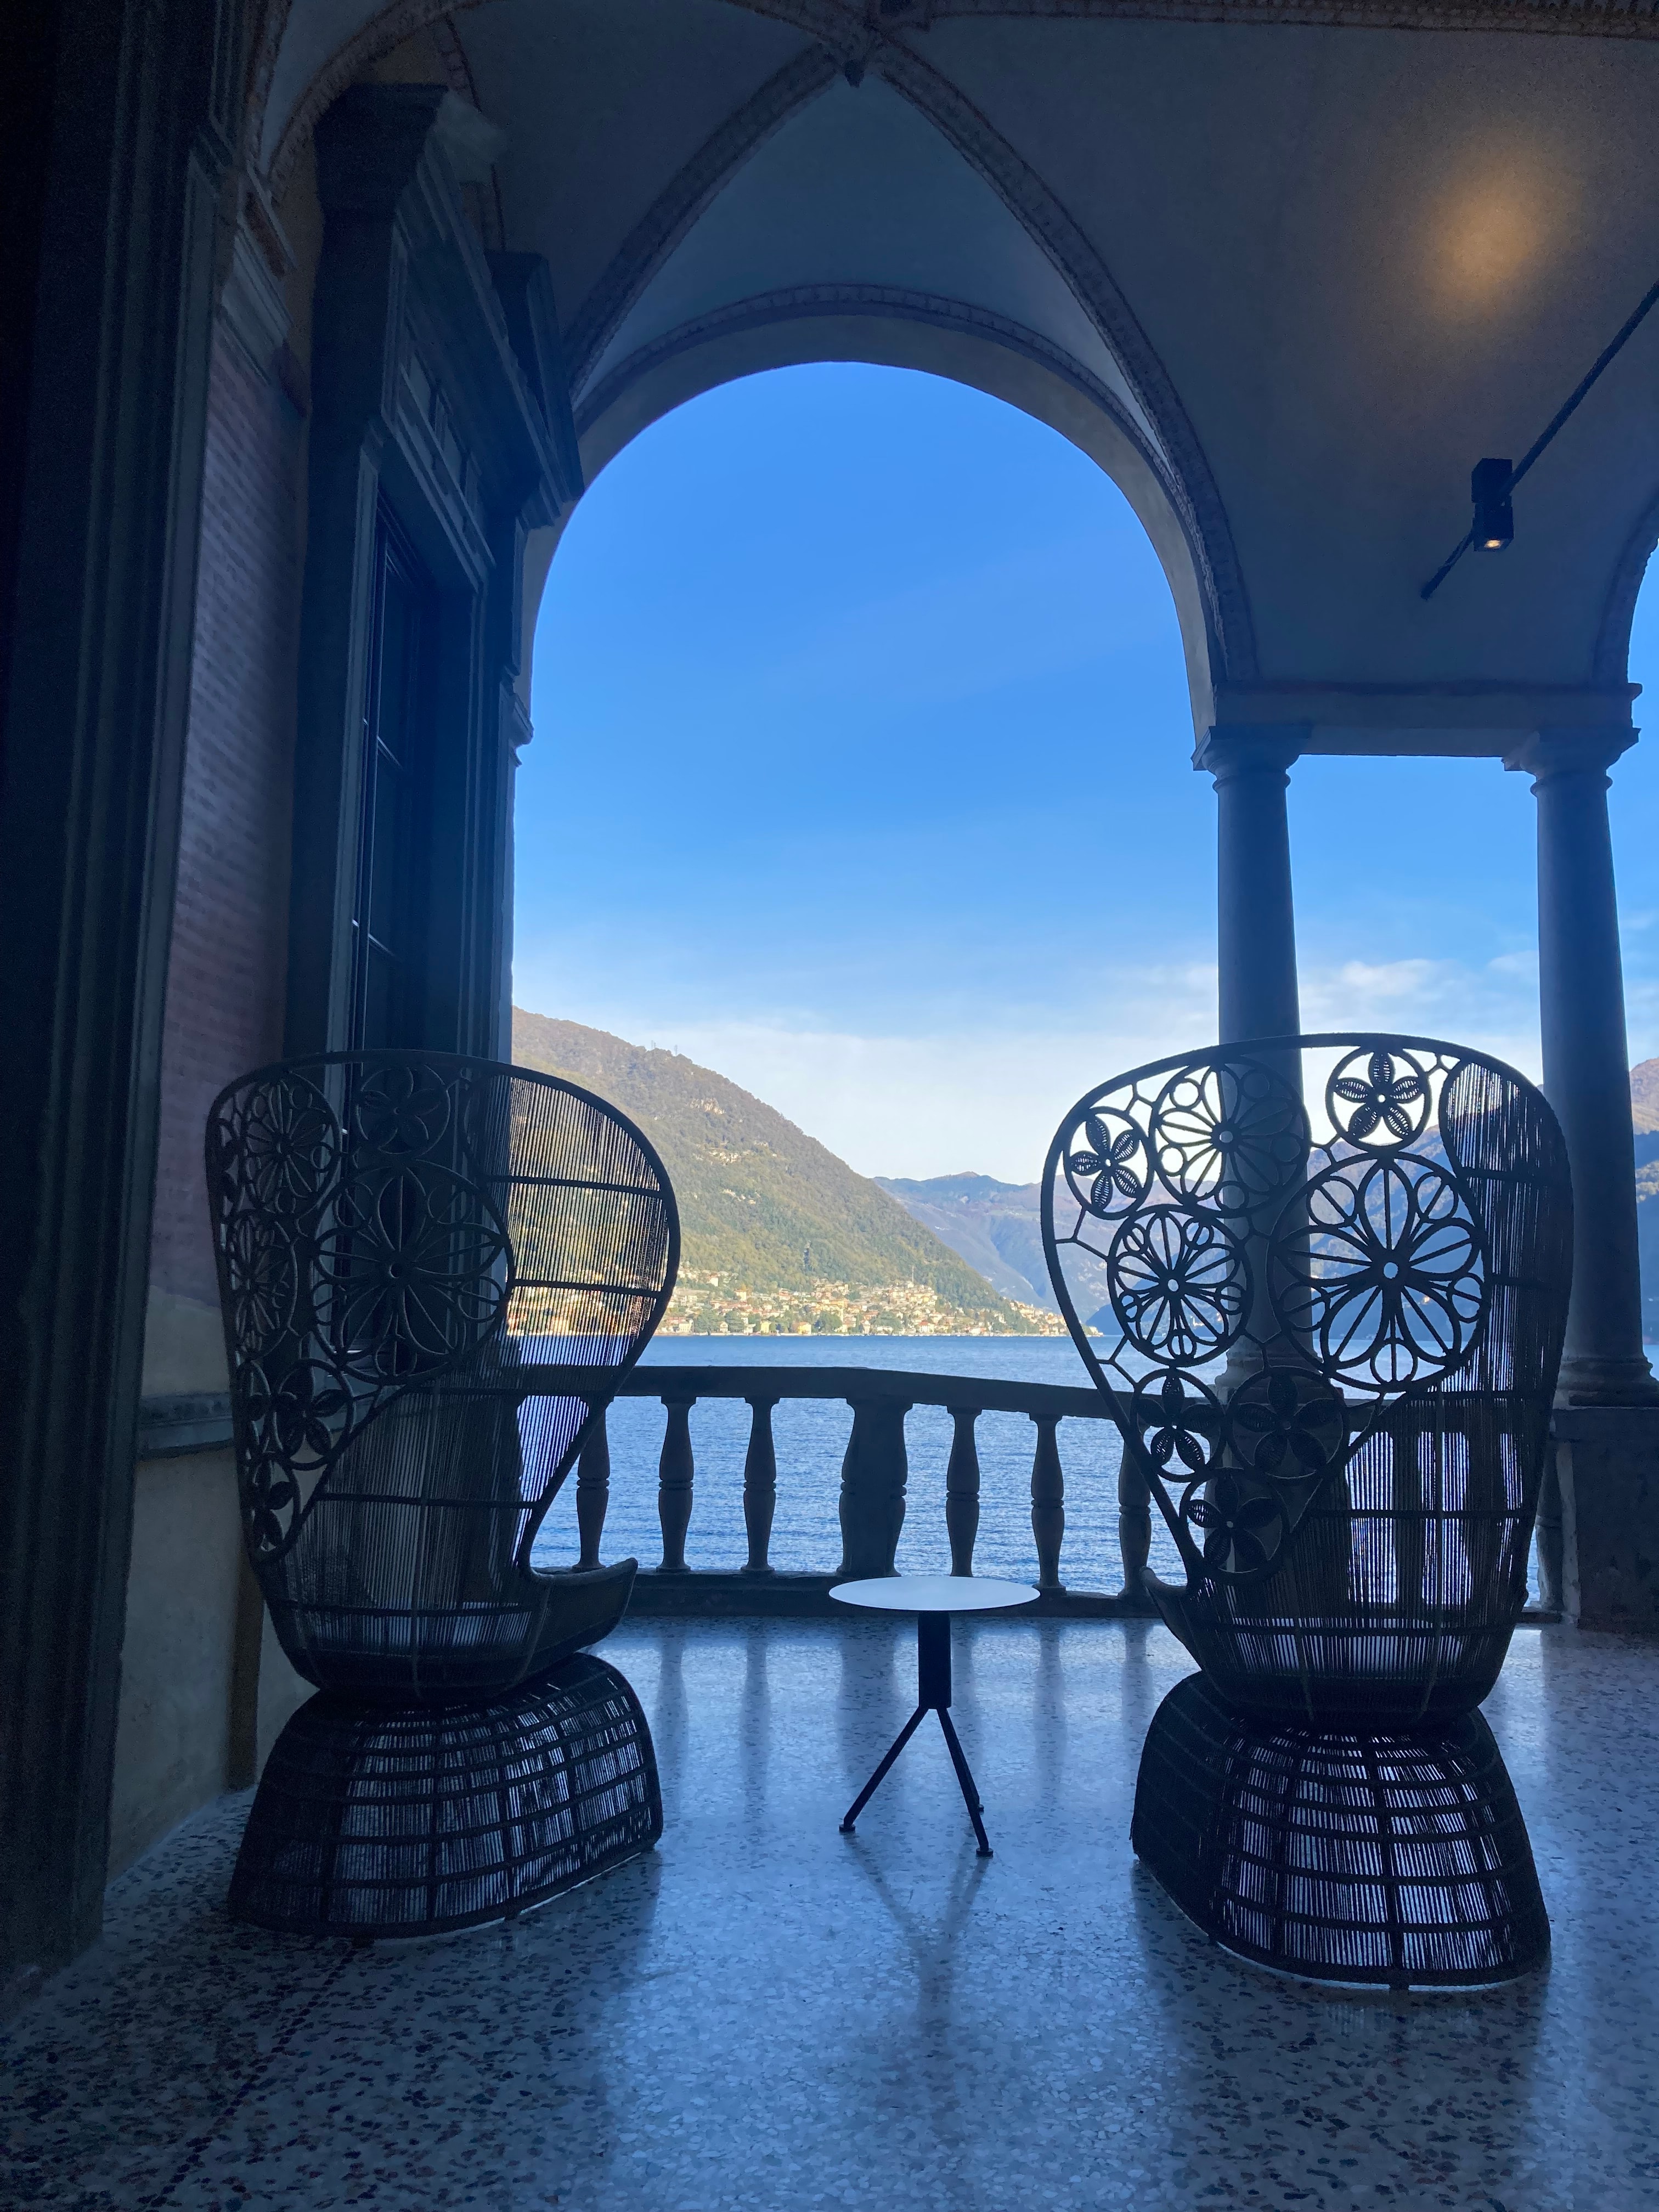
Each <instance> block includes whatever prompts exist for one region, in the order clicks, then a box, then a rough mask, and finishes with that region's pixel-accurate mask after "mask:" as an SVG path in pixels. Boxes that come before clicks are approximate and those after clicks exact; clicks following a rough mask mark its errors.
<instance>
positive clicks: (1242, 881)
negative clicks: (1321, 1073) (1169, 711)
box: [1193, 723, 1307, 1044]
mask: <svg viewBox="0 0 1659 2212" xmlns="http://www.w3.org/2000/svg"><path fill="white" fill-rule="evenodd" d="M1306 737H1307V731H1306V728H1305V727H1304V725H1302V724H1300V723H1291V724H1286V725H1278V724H1275V725H1273V726H1271V727H1267V728H1261V727H1258V726H1255V725H1253V724H1243V725H1237V726H1221V727H1218V728H1215V729H1212V730H1208V731H1206V732H1205V735H1204V737H1203V738H1202V740H1201V742H1200V744H1199V746H1198V749H1197V750H1196V751H1195V752H1194V755H1193V765H1194V768H1197V769H1202V770H1204V771H1205V772H1206V773H1207V774H1208V775H1212V776H1213V777H1214V778H1215V788H1216V813H1217V837H1218V843H1217V858H1218V870H1217V888H1218V897H1217V902H1216V951H1217V960H1218V969H1219V984H1220V1001H1221V1006H1220V1012H1221V1025H1220V1033H1219V1037H1220V1042H1222V1043H1223V1044H1234V1043H1237V1042H1239V1041H1240V1040H1241V1039H1243V1038H1245V1037H1261V1036H1295V1035H1296V1034H1297V1030H1299V1029H1300V1028H1301V1026H1302V1017H1301V1013H1300V1011H1299V1008H1298V1006H1297V988H1296V907H1295V902H1294V900H1293V899H1292V896H1291V832H1290V822H1289V818H1288V817H1287V815H1286V812H1285V791H1286V789H1287V788H1288V787H1289V785H1290V780H1291V779H1290V775H1289V773H1288V771H1289V769H1290V765H1291V762H1292V761H1293V760H1294V759H1295V758H1296V757H1297V753H1298V752H1299V751H1300V750H1301V749H1302V745H1303V744H1304V742H1305V740H1306Z"/></svg>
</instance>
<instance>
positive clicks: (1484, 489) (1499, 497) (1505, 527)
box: [1469, 459, 1515, 553]
mask: <svg viewBox="0 0 1659 2212" xmlns="http://www.w3.org/2000/svg"><path fill="white" fill-rule="evenodd" d="M1514 475H1515V467H1514V464H1513V463H1512V462H1510V461H1509V460H1507V459H1505V460H1501V461H1498V460H1490V459H1489V460H1484V461H1477V462H1476V463H1475V465H1474V474H1473V475H1472V476H1471V477H1470V478H1469V497H1470V498H1471V499H1472V500H1473V501H1474V522H1473V523H1472V524H1471V525H1470V527H1469V544H1470V545H1471V547H1472V548H1473V549H1474V551H1475V552H1477V553H1501V552H1502V551H1503V550H1504V547H1505V546H1506V545H1507V544H1509V542H1510V539H1511V538H1513V537H1514V535H1515V509H1514V507H1511V506H1510V483H1511V482H1512V480H1513V478H1514Z"/></svg>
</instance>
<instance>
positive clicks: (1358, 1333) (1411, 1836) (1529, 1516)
mask: <svg viewBox="0 0 1659 2212" xmlns="http://www.w3.org/2000/svg"><path fill="white" fill-rule="evenodd" d="M1304 1066H1305V1068H1306V1072H1307V1074H1308V1076H1309V1077H1310V1078H1311V1079H1314V1080H1313V1086H1312V1087H1311V1088H1310V1090H1309V1091H1308V1093H1307V1095H1309V1096H1312V1097H1317V1098H1318V1099H1319V1100H1320V1101H1321V1106H1322V1111H1321V1112H1320V1113H1319V1114H1318V1115H1317V1117H1316V1121H1315V1123H1314V1126H1310V1115H1309V1114H1308V1113H1307V1111H1306V1110H1305V1109H1304ZM1042 1209H1043V1212H1042V1229H1043V1242H1044V1246H1045V1250H1046V1254H1047V1257H1048V1267H1049V1271H1050V1273H1051V1276H1052V1278H1053V1281H1054V1290H1055V1292H1056V1295H1057V1297H1058V1298H1059V1301H1060V1308H1061V1310H1062V1312H1063V1313H1064V1315H1065V1317H1066V1325H1067V1327H1068V1328H1069V1329H1070V1330H1071V1333H1072V1336H1073V1340H1074V1341H1075V1343H1076V1345H1077V1347H1078V1349H1079V1352H1081V1354H1082V1356H1083V1358H1084V1360H1085V1364H1087V1366H1088V1368H1089V1370H1090V1372H1091V1375H1092V1376H1093V1378H1094V1380H1095V1382H1096V1383H1097V1385H1098V1387H1099V1388H1100V1389H1102V1390H1103V1391H1104V1392H1105V1393H1106V1395H1108V1397H1109V1400H1110V1401H1111V1408H1112V1412H1113V1414H1114V1416H1115V1419H1116V1422H1117V1425H1118V1428H1119V1430H1120V1431H1121V1437H1122V1442H1123V1451H1124V1455H1125V1459H1126V1462H1127V1465H1128V1466H1130V1467H1131V1468H1133V1469H1135V1470H1136V1471H1137V1472H1138V1473H1139V1475H1140V1477H1141V1479H1142V1480H1143V1481H1144V1483H1145V1484H1146V1488H1147V1489H1148V1491H1149V1492H1151V1495H1152V1498H1154V1499H1155V1500H1156V1502H1157V1504H1158V1509H1159V1510H1160V1511H1161V1513H1162V1515H1163V1516H1164V1521H1165V1522H1166V1523H1167V1525H1168V1527H1169V1529H1170V1534H1171V1535H1172V1537H1173V1538H1174V1541H1175V1543H1176V1547H1177V1549H1178V1551H1179V1553H1180V1556H1181V1559H1182V1564H1183V1565H1184V1567H1185V1569H1186V1573H1187V1582H1186V1586H1185V1587H1184V1588H1177V1587H1174V1586H1171V1585H1169V1584H1166V1583H1161V1582H1159V1581H1158V1580H1157V1578H1156V1577H1149V1578H1148V1581H1149V1589H1150V1594H1151V1595H1152V1598H1153V1600H1154V1601H1155V1603H1156V1604H1157V1606H1158V1610H1159V1612H1160V1613H1162V1615H1163V1617H1164V1620H1165V1621H1166V1622H1167V1623H1168V1625H1169V1626H1170V1628H1171V1629H1172V1630H1173V1631H1174V1632H1175V1633H1176V1636H1178V1637H1179V1638H1180V1639H1181V1641H1182V1644H1185V1646H1186V1647H1187V1649H1188V1651H1190V1652H1191V1653H1192V1655H1193V1656H1194V1659H1196V1660H1197V1662H1198V1663H1199V1665H1200V1668H1201V1669H1202V1672H1201V1673H1200V1674H1197V1675H1194V1676H1189V1677H1188V1680H1185V1681H1184V1682H1182V1683H1181V1684H1179V1685H1178V1686H1177V1687H1176V1689H1175V1690H1174V1691H1173V1692H1171V1693H1170V1696H1169V1697H1168V1698H1167V1699H1165V1700H1164V1704H1163V1705H1162V1706H1161V1707H1160V1708H1159V1711H1158V1714H1157V1716H1156V1717H1155V1718H1154V1720H1153V1723H1152V1728H1151V1729H1150V1731H1149V1733H1148V1735H1147V1740H1146V1749H1145V1752H1144V1753H1143V1755H1142V1759H1141V1767H1140V1778H1139V1785H1138V1788H1137V1791H1136V1799H1135V1812H1134V1826H1133V1844H1134V1848H1135V1850H1136V1851H1137V1853H1138V1854H1139V1857H1141V1858H1142V1859H1143V1860H1144V1861H1145V1862H1146V1864H1147V1865H1148V1866H1149V1867H1150V1868H1151V1869H1152V1872H1153V1873H1154V1874H1155V1875H1157V1876H1158V1880H1159V1881H1161V1882H1162V1883H1163V1885H1164V1887H1165V1889H1167V1890H1168V1891H1169V1893H1170V1895H1171V1896H1172V1897H1174V1898H1175V1899H1176V1902H1177V1903H1178V1904H1180V1905H1182V1907H1183V1908H1184V1910H1185V1911H1187V1912H1188V1914H1189V1915H1190V1916H1191V1917H1192V1918H1193V1919H1194V1920H1195V1921H1196V1922H1197V1923H1199V1925H1200V1927H1202V1928H1203V1929H1206V1932H1207V1933H1209V1934H1210V1935H1211V1936H1213V1937H1214V1938H1215V1939H1216V1940H1217V1941H1218V1942H1220V1943H1222V1944H1224V1945H1225V1946H1226V1947H1227V1948H1230V1949H1231V1950H1234V1951H1237V1952H1239V1953H1241V1954H1243V1955H1244V1956H1246V1957H1248V1958H1250V1959H1254V1960H1259V1961H1261V1962H1262V1963H1264V1964H1266V1965H1268V1966H1277V1967H1281V1968H1284V1969H1286V1970H1289V1971H1291V1972H1297V1973H1300V1974H1304V1975H1307V1976H1310V1977H1314V1978H1321V1979H1328V1980H1334V1981H1345V1982H1357V1983H1370V1984H1387V1985H1389V1986H1394V1987H1404V1986H1413V1985H1422V1986H1456V1985H1464V1984H1480V1983H1486V1982H1494V1981H1498V1980H1502V1979H1505V1978H1509V1977H1511V1976H1513V1975H1516V1974H1519V1973H1522V1972H1526V1971H1528V1969H1529V1968H1531V1967H1533V1966H1536V1965H1537V1964H1539V1963H1540V1961H1541V1960H1542V1959H1543V1958H1544V1957H1545V1956H1546V1955H1547V1951H1548V1948H1549V1923H1548V1920H1547V1917H1546V1915H1545V1911H1544V1906H1543V1900H1542V1899H1541V1895H1540V1893H1539V1888H1538V1881H1537V1876H1536V1874H1535V1872H1534V1867H1533V1863H1532V1854H1531V1850H1530V1847H1529V1845H1528V1841H1527V1834H1526V1830H1525V1827H1524V1826H1523V1825H1522V1820H1521V1815H1520V1812H1519V1809H1518V1808H1517V1806H1516V1801H1515V1793H1514V1790H1513V1789H1512V1787H1511V1785H1510V1780H1509V1777H1508V1775H1507V1774H1506V1773H1505V1771H1504V1764H1503V1761H1502V1759H1501V1758H1500V1757H1499V1755H1498V1747H1497V1745H1496V1743H1495V1742H1494V1741H1493V1740H1492V1733H1491V1730H1490V1729H1488V1728H1487V1726H1486V1722H1485V1721H1484V1720H1483V1719H1482V1718H1481V1717H1480V1713H1479V1712H1478V1711H1477V1710H1476V1709H1477V1707H1478V1706H1479V1705H1480V1703H1481V1701H1482V1700H1483V1699H1485V1698H1486V1696H1487V1694H1488V1692H1490V1691H1491V1689H1492V1685H1493V1683H1494V1682H1495V1681H1496V1680H1497V1678H1498V1669H1499V1668H1500V1667H1501V1666H1502V1664H1503V1662H1504V1653H1505V1651H1506V1650H1507V1649H1508V1645H1509V1641H1510V1634H1511V1632H1512V1631H1513V1630H1514V1627H1515V1625H1516V1620H1518V1619H1519V1617H1520V1613H1521V1611H1522V1606H1523V1604H1524V1603H1525V1600H1526V1590H1527V1563H1528V1549H1529V1545H1530V1541H1531V1535H1532V1528H1533V1521H1534V1514H1535V1512H1536V1509H1537V1501H1538V1490H1539V1484H1540V1480H1541V1474H1542V1468H1543V1461H1544V1453H1545V1449H1546V1443H1547V1431H1548V1424H1549V1418H1550V1407H1551V1403H1552V1401H1553V1395H1554V1389H1555V1380H1556V1370H1557V1368H1558V1365H1559V1360H1560V1354H1561V1341H1562V1335H1563V1332H1564V1329H1565V1319H1566V1305H1567V1292H1568V1288H1569V1284H1570V1278H1571V1243H1572V1200H1571V1185H1570V1182H1569V1180H1568V1174H1567V1165H1566V1157H1565V1148H1564V1146H1563V1143H1562V1139H1561V1133H1560V1131H1559V1127H1557V1125H1556V1121H1555V1119H1554V1116H1553V1115H1552V1114H1551V1112H1550V1110H1549V1108H1548V1107H1547V1105H1546V1104H1545V1103H1544V1100H1543V1098H1542V1097H1541V1094H1540V1093H1539V1092H1538V1091H1536V1090H1535V1089H1534V1087H1533V1085H1531V1084H1529V1083H1528V1082H1527V1081H1525V1080H1524V1079H1523V1078H1522V1077H1521V1076H1519V1075H1517V1074H1516V1073H1515V1072H1514V1071H1513V1070H1512V1069H1510V1068H1508V1067H1505V1066H1503V1065H1502V1063H1501V1062H1499V1061H1497V1060H1491V1059H1488V1058H1487V1057H1486V1055H1485V1054H1480V1053H1478V1052H1471V1051H1467V1050H1464V1049H1463V1048H1461V1047H1458V1046H1455V1045H1447V1044H1440V1043H1437V1042H1433V1041H1431V1040H1428V1039H1424V1038H1419V1037H1401V1036H1355V1035H1340V1036H1310V1037H1297V1038H1289V1039H1274V1040H1270V1041H1267V1042H1261V1043H1250V1044H1248V1045H1232V1046H1226V1047H1218V1048H1215V1049H1213V1050H1211V1051H1207V1052H1200V1053H1193V1054H1184V1055H1182V1056H1181V1057H1180V1058H1177V1059H1173V1060H1160V1061H1158V1062H1157V1063H1156V1064H1155V1065H1153V1066H1147V1067H1142V1068H1137V1069H1135V1070H1134V1071H1133V1073H1130V1074H1127V1075H1124V1076H1120V1077H1118V1078H1117V1079H1115V1080H1114V1081H1112V1082H1110V1083H1107V1084H1103V1085H1101V1087H1100V1088H1099V1089H1098V1090H1097V1091H1091V1093H1090V1094H1089V1096H1088V1097H1086V1098H1084V1099H1082V1100H1080V1101H1079V1103H1078V1104H1077V1105H1076V1106H1074V1107H1073V1109H1072V1111H1071V1112H1070V1113H1069V1114H1068V1115H1066V1119H1065V1121H1064V1122H1063V1123H1062V1124H1061V1126H1060V1130H1059V1133H1057V1135H1056V1136H1055V1139H1054V1144H1053V1146H1052V1147H1051V1149H1050V1152H1049V1154H1048V1164H1047V1167H1046V1169H1045V1170H1044V1177H1043V1186H1042Z"/></svg>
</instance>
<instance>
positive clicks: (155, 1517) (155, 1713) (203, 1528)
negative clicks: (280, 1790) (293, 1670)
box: [109, 1451, 257, 1877]
mask: <svg viewBox="0 0 1659 2212" xmlns="http://www.w3.org/2000/svg"><path fill="white" fill-rule="evenodd" d="M241 1577H242V1535H241V1526H240V1520H239V1518H238V1515H237V1510H236V1468H235V1463H234V1460H233V1458H232V1455H231V1454H230V1453H229V1452H228V1451H218V1452H198V1453H192V1454H190V1455H185V1456H183V1457H180V1458H176V1459H151V1460H141V1461H140V1462H138V1467H137V1490H136V1496H135V1498H134V1502H133V1524H132V1565H131V1570H130V1571H129V1574H128V1577H127V1613H126V1635H125V1642H124V1645H123V1649H122V1654H121V1702H120V1711H119V1717H118V1721H117V1723H116V1736H115V1781H114V1788H113V1794H112V1803H111V1817H110V1856H109V1871H110V1875H111V1876H112V1877H113V1876H114V1875H118V1874H119V1873H120V1871H121V1869H123V1868H124V1867H126V1866H129V1865H131V1863H132V1861H133V1860H134V1859H136V1858H137V1857H138V1856H139V1855H140V1853H141V1852H143V1851H145V1850H148V1849H149V1846H150V1844H153V1843H155V1841H156V1839H157V1838H159V1837H161V1836H164V1835H165V1834H166V1833H167V1830H168V1829H169V1828H171V1827H172V1826H173V1825H174V1824H175V1822H177V1821H179V1820H183V1819H184V1817H185V1814H187V1813H190V1812H193V1811H194V1809H195V1808H196V1807H197V1806H198V1805H201V1804H204V1802H206V1801H207V1800H208V1799H209V1798H210V1797H214V1796H217V1795H218V1794H219V1792H220V1791H221V1790H227V1789H228V1788H230V1787H231V1785H232V1782H233V1779H236V1780H240V1779H242V1776H241V1775H240V1774H239V1773H238V1772H237V1771H236V1765H235V1757H234V1754H235V1752H236V1750H237V1749H238V1748H239V1747H240V1743H239V1739H240V1738H241V1737H242V1736H243V1735H244V1734H245V1732H246V1726H247V1718H246V1714H245V1713H244V1712H240V1711H238V1710H237V1693H238V1692H239V1691H240V1692H241V1694H242V1695H243V1697H244V1698H246V1695H247V1693H248V1692H249V1691H250V1690H251V1689H252V1684H251V1683H249V1682H246V1680H242V1681H239V1679H238V1677H239V1668H238V1665H237V1652H238V1642H239V1636H238V1629H239V1623H238V1603H239V1594H240V1583H241ZM256 1619H257V1616H256ZM240 1671H244V1672H245V1670H240Z"/></svg>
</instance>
